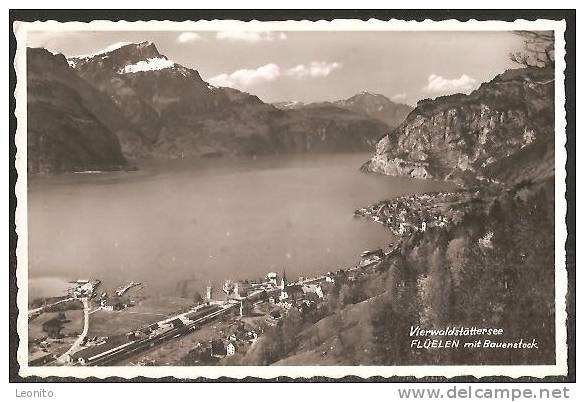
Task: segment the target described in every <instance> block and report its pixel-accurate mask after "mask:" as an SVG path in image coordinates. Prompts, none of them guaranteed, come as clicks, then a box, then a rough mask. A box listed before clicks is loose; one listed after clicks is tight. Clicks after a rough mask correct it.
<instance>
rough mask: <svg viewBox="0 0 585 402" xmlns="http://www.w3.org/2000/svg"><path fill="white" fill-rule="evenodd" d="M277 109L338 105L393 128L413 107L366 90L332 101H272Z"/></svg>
mask: <svg viewBox="0 0 585 402" xmlns="http://www.w3.org/2000/svg"><path fill="white" fill-rule="evenodd" d="M273 105H274V106H276V107H277V108H279V109H283V110H291V109H293V110H298V109H319V108H324V107H338V108H341V109H344V110H349V111H351V112H354V113H358V114H361V115H364V116H368V117H371V118H373V119H377V120H380V121H383V122H384V123H386V124H387V125H388V126H389V127H391V128H395V127H398V126H399V125H400V123H402V122H403V121H404V119H405V118H406V116H407V115H408V114H409V113H410V112H411V111H412V109H413V107H412V106H409V105H405V104H403V103H395V102H392V101H391V100H390V99H388V98H387V97H385V96H384V95H380V94H373V93H370V92H367V91H363V92H360V93H359V94H357V95H354V96H352V97H350V98H348V99H342V100H337V101H333V102H313V103H303V102H295V101H292V102H277V103H273Z"/></svg>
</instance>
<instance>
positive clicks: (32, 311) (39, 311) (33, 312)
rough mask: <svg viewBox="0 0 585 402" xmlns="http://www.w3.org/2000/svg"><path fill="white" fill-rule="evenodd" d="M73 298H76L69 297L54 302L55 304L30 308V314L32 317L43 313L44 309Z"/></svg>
mask: <svg viewBox="0 0 585 402" xmlns="http://www.w3.org/2000/svg"><path fill="white" fill-rule="evenodd" d="M71 300H75V298H73V297H69V298H67V299H63V300H59V301H58V302H56V303H53V304H48V305H46V306H41V307H37V308H35V309H32V310H28V316H29V318H30V317H31V316H32V315H35V314H41V313H42V312H43V310H45V309H47V308H50V307H53V306H56V305H57V304H61V303H65V302H68V301H71Z"/></svg>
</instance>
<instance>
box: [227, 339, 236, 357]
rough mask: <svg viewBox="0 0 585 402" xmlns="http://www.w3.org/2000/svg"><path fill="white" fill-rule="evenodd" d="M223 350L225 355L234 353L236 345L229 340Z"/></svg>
mask: <svg viewBox="0 0 585 402" xmlns="http://www.w3.org/2000/svg"><path fill="white" fill-rule="evenodd" d="M225 351H226V356H233V355H235V354H236V347H235V346H234V344H233V343H231V342H230V343H228V344H227V346H226V347H225Z"/></svg>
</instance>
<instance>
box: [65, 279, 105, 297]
mask: <svg viewBox="0 0 585 402" xmlns="http://www.w3.org/2000/svg"><path fill="white" fill-rule="evenodd" d="M71 283H72V284H73V285H74V286H73V287H71V288H70V289H68V294H69V296H71V297H74V298H77V299H80V298H84V297H93V296H94V294H95V291H96V289H97V288H98V286H99V285H100V283H101V281H100V280H98V279H93V280H89V279H78V280H76V281H73V282H71Z"/></svg>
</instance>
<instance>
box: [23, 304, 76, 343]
mask: <svg viewBox="0 0 585 402" xmlns="http://www.w3.org/2000/svg"><path fill="white" fill-rule="evenodd" d="M58 314H59V313H43V314H41V315H40V316H39V317H37V318H35V319H34V320H32V321H31V322H29V324H28V337H29V339H31V340H33V339H39V338H43V337H46V336H47V333H46V332H45V331H43V324H44V323H45V322H47V321H49V320H51V319H53V318H56V317H57V316H58ZM65 316H66V319H67V321H68V322H64V323H63V329H62V330H61V334H63V335H67V334H71V335H79V334H80V333H81V330H82V329H83V310H67V311H65Z"/></svg>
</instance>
